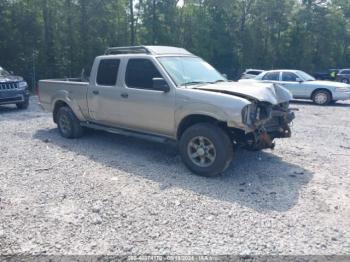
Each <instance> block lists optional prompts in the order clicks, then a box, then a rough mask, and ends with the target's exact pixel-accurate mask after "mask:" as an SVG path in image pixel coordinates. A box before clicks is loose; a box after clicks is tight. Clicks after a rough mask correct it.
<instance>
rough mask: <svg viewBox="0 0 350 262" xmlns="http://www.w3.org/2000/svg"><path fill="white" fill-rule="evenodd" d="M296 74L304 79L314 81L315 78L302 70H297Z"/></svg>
mask: <svg viewBox="0 0 350 262" xmlns="http://www.w3.org/2000/svg"><path fill="white" fill-rule="evenodd" d="M297 72H298V75H299V76H301V78H302V79H303V80H304V81H315V80H316V79H315V78H314V77H313V76H310V75H309V74H307V73H305V72H303V71H297Z"/></svg>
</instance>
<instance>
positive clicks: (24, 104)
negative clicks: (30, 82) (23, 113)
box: [16, 98, 29, 110]
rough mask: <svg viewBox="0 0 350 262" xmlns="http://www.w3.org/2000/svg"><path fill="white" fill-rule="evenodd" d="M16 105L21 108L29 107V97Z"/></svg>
mask: <svg viewBox="0 0 350 262" xmlns="http://www.w3.org/2000/svg"><path fill="white" fill-rule="evenodd" d="M16 106H17V108H18V109H20V110H25V109H28V107H29V98H26V99H25V100H24V102H22V103H17V104H16Z"/></svg>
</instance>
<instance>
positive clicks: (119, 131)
mask: <svg viewBox="0 0 350 262" xmlns="http://www.w3.org/2000/svg"><path fill="white" fill-rule="evenodd" d="M80 125H81V126H83V127H87V128H91V129H95V130H100V131H106V132H108V133H113V134H117V135H122V136H128V137H135V138H140V139H144V140H149V141H153V142H157V143H167V142H172V141H173V140H172V139H170V138H166V137H162V136H157V135H149V134H144V133H140V132H136V131H130V130H126V129H122V128H115V127H109V126H104V125H99V124H94V123H89V122H86V123H80Z"/></svg>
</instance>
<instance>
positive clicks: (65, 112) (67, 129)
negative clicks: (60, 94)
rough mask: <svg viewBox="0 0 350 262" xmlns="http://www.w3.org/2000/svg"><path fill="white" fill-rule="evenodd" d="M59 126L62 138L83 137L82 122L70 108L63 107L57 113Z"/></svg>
mask: <svg viewBox="0 0 350 262" xmlns="http://www.w3.org/2000/svg"><path fill="white" fill-rule="evenodd" d="M57 126H58V130H59V131H60V134H61V136H63V137H65V138H70V139H72V138H79V137H81V136H82V135H83V133H84V129H83V127H82V126H81V125H80V121H79V120H78V118H77V117H76V116H75V115H74V113H73V111H72V110H71V109H70V108H69V107H66V106H64V107H61V108H60V109H58V111H57Z"/></svg>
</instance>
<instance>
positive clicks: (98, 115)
mask: <svg viewBox="0 0 350 262" xmlns="http://www.w3.org/2000/svg"><path fill="white" fill-rule="evenodd" d="M120 64H121V60H120V59H115V58H112V59H111V58H105V59H101V60H100V63H99V65H98V68H97V75H96V80H95V83H91V84H90V86H89V89H88V93H87V100H88V106H89V114H90V117H91V119H92V121H94V122H96V123H98V124H104V125H112V126H118V125H119V124H120V122H121V115H120V110H119V100H120V94H121V88H120V85H119V84H118V75H119V72H120V68H121V67H120Z"/></svg>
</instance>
